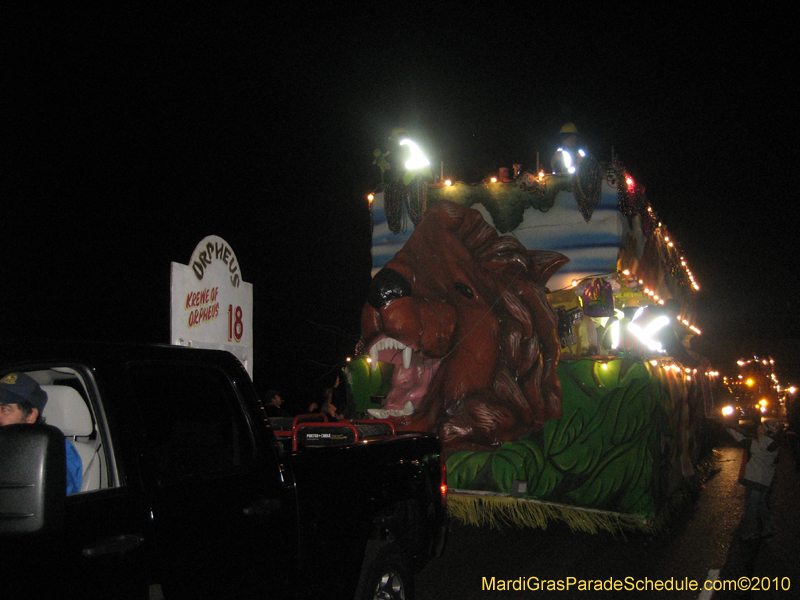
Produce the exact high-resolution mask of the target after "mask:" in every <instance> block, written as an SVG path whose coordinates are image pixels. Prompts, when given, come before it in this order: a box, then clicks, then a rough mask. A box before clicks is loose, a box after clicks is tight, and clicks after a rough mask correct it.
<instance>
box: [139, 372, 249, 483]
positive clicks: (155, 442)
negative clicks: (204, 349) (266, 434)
mask: <svg viewBox="0 0 800 600" xmlns="http://www.w3.org/2000/svg"><path fill="white" fill-rule="evenodd" d="M128 375H129V378H130V383H131V389H132V390H133V392H134V395H135V396H136V399H137V403H138V409H139V412H140V414H141V416H142V422H143V424H144V430H145V440H144V442H145V447H146V450H147V454H148V455H149V458H150V462H151V468H152V470H153V472H154V474H155V476H156V479H157V481H158V482H159V484H161V485H165V484H169V483H172V482H176V481H179V480H180V479H182V478H184V477H191V478H194V479H196V478H198V477H201V478H202V477H206V476H214V475H215V474H219V473H227V472H230V471H231V470H232V469H236V468H237V467H241V466H242V465H243V464H244V463H245V462H247V461H249V460H251V459H252V457H253V442H252V440H251V438H250V433H249V429H248V427H247V423H246V421H245V417H244V415H243V412H242V407H241V403H240V401H239V398H238V396H237V394H236V390H235V389H234V387H233V385H232V384H231V381H230V380H229V379H228V377H227V375H225V373H223V372H222V371H220V370H218V369H215V368H212V367H207V366H200V365H185V364H160V363H159V364H154V363H134V364H130V365H129V366H128Z"/></svg>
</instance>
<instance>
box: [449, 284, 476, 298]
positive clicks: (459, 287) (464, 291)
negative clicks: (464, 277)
mask: <svg viewBox="0 0 800 600" xmlns="http://www.w3.org/2000/svg"><path fill="white" fill-rule="evenodd" d="M453 287H455V288H456V291H457V292H458V293H459V294H461V295H462V296H464V297H465V298H469V299H470V300H471V299H472V298H474V297H475V294H474V293H473V292H472V288H470V287H469V286H468V285H466V284H463V283H461V282H460V281H456V282H455V283H454V284H453Z"/></svg>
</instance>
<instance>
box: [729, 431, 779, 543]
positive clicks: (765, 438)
mask: <svg viewBox="0 0 800 600" xmlns="http://www.w3.org/2000/svg"><path fill="white" fill-rule="evenodd" d="M778 432H779V425H778V423H777V422H776V421H773V420H771V419H767V420H764V421H762V422H761V424H760V425H759V426H758V433H757V438H756V439H751V438H748V437H746V436H744V435H742V434H741V433H739V432H738V431H736V430H735V429H731V428H729V429H728V433H730V434H731V436H732V437H733V439H735V440H736V441H737V442H738V443H739V444H740V445H742V446H744V447H745V449H746V450H747V464H746V465H745V468H744V475H743V477H742V478H741V479H740V483H743V484H744V486H745V504H744V523H743V527H744V529H743V531H742V540H743V541H750V540H756V539H758V538H760V537H769V536H771V535H774V534H775V533H776V531H777V530H776V529H775V524H774V523H773V522H772V517H771V516H770V514H769V507H768V506H767V492H768V491H769V487H770V484H771V483H772V478H773V476H774V475H775V462H776V461H777V459H778V449H779V447H780V442H779V441H778V440H777V439H776V438H777V436H778Z"/></svg>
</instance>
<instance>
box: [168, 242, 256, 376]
mask: <svg viewBox="0 0 800 600" xmlns="http://www.w3.org/2000/svg"><path fill="white" fill-rule="evenodd" d="M171 288H172V289H171V292H172V293H171V296H172V302H171V311H170V313H171V331H170V337H171V340H172V343H173V344H176V345H181V346H194V347H199V348H214V349H218V350H228V351H229V352H231V353H233V354H234V355H235V356H236V357H238V358H239V360H241V361H242V364H244V366H245V368H246V369H247V371H248V372H249V373H250V376H251V377H252V375H253V286H252V284H250V283H246V282H245V281H244V280H243V279H242V271H241V267H240V265H239V261H238V260H237V259H236V254H234V252H233V250H232V249H231V247H230V245H229V244H228V243H227V242H226V241H225V240H223V239H222V238H220V237H218V236H215V235H210V236H208V237H206V238H204V239H203V240H202V241H201V242H200V243H199V244H198V245H197V247H196V248H195V249H194V252H193V253H192V258H191V260H190V261H189V264H188V265H181V264H178V263H172V284H171Z"/></svg>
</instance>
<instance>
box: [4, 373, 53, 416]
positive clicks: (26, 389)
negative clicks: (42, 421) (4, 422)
mask: <svg viewBox="0 0 800 600" xmlns="http://www.w3.org/2000/svg"><path fill="white" fill-rule="evenodd" d="M20 402H30V403H31V404H32V405H33V407H34V408H38V409H39V412H40V413H41V412H42V411H43V410H44V407H45V405H46V404H47V392H45V391H44V390H43V389H42V388H41V387H40V386H39V384H38V383H36V380H35V379H33V378H32V377H30V376H29V375H26V374H25V373H9V374H8V375H6V376H5V377H3V378H2V379H0V404H19V403H20Z"/></svg>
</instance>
